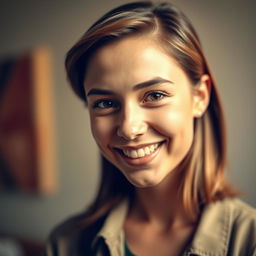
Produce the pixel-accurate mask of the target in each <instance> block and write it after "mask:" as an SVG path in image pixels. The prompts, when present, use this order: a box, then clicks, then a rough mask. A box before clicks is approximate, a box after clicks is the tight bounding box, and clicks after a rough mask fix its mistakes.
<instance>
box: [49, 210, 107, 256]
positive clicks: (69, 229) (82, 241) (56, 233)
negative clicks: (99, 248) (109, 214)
mask: <svg viewBox="0 0 256 256" xmlns="http://www.w3.org/2000/svg"><path fill="white" fill-rule="evenodd" d="M105 218H106V216H105V215H104V216H103V217H101V218H99V219H97V221H94V222H92V223H91V224H87V220H88V216H87V214H86V213H82V214H78V215H75V216H72V217H70V218H68V219H67V220H65V221H63V222H62V223H60V224H59V225H58V226H56V227H55V228H54V229H53V231H52V232H51V233H50V235H49V237H48V241H47V245H46V248H45V255H47V256H59V255H62V256H68V255H71V252H72V253H75V255H84V253H85V252H90V250H91V245H92V242H93V239H94V237H95V236H96V234H97V233H98V231H99V230H100V229H101V227H102V225H103V223H104V220H105ZM72 255H73V254H72Z"/></svg>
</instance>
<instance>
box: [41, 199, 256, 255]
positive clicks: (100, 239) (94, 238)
mask: <svg viewBox="0 0 256 256" xmlns="http://www.w3.org/2000/svg"><path fill="white" fill-rule="evenodd" d="M127 205H128V204H127V202H125V201H124V202H122V203H121V204H120V205H119V206H118V207H117V208H116V209H114V210H113V211H112V212H111V213H110V214H109V215H108V216H107V217H106V218H103V219H101V220H99V222H98V223H96V224H95V225H94V226H93V227H90V228H89V229H86V230H83V229H82V228H77V227H78V226H79V225H77V223H79V222H80V221H81V220H82V218H83V217H82V216H80V217H76V218H74V219H72V220H70V221H68V222H66V223H65V224H63V225H61V226H60V227H59V228H58V229H57V230H56V231H55V232H54V233H53V234H52V236H51V238H50V240H49V243H48V245H47V248H46V255H47V256H82V255H83V256H124V243H125V237H124V232H123V228H122V226H123V222H124V219H125V216H126V214H127ZM188 255H191V256H192V255H193V256H196V255H198V256H256V210H255V209H253V208H251V207H250V206H249V205H247V204H245V203H243V202H242V201H240V200H238V199H225V200H223V201H218V202H216V203H212V204H210V205H208V206H206V207H205V208H204V210H203V213H202V216H201V219H200V223H199V225H198V228H197V230H196V232H195V234H194V238H193V240H192V242H191V244H190V246H189V248H187V249H186V251H185V252H184V253H183V255H182V256H188ZM156 256H157V255H156Z"/></svg>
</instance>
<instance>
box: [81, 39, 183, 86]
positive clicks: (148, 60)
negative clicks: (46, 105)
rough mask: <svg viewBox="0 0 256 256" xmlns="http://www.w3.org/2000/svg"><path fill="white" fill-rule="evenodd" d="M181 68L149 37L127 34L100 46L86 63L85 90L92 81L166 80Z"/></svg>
mask: <svg viewBox="0 0 256 256" xmlns="http://www.w3.org/2000/svg"><path fill="white" fill-rule="evenodd" d="M177 72H178V73H179V72H182V73H183V71H182V70H181V69H180V68H179V67H178V64H177V63H176V61H175V60H174V59H173V58H172V57H171V56H169V55H167V53H165V52H164V50H163V49H161V47H160V45H159V44H158V43H157V42H156V41H155V40H153V39H152V38H149V37H145V36H143V37H128V38H125V39H122V40H120V41H117V42H114V43H111V44H109V45H106V46H104V47H102V48H100V49H99V50H98V51H96V52H95V54H94V55H93V56H92V58H91V60H90V61H89V63H88V66H87V71H86V76H85V89H89V88H91V87H92V86H94V85H95V84H97V86H99V85H103V84H105V85H106V84H108V85H109V84H111V85H114V84H119V85H120V84H124V83H125V84H127V85H131V84H137V83H140V82H143V81H144V80H148V79H151V78H152V77H156V76H160V77H163V78H165V79H169V78H170V76H173V75H174V73H177Z"/></svg>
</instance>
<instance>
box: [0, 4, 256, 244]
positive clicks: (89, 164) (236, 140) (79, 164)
mask: <svg viewBox="0 0 256 256" xmlns="http://www.w3.org/2000/svg"><path fill="white" fill-rule="evenodd" d="M124 2H125V1H121V0H112V1H103V0H102V1H99V0H97V1H88V0H76V1H73V2H72V1H67V0H66V1H63V0H62V1H60V0H55V1H51V0H45V1H32V0H23V1H18V0H12V1H7V0H4V1H1V9H0V24H1V25H0V35H1V36H0V37H1V39H0V56H2V55H5V54H7V53H13V52H20V51H23V50H24V49H28V48H31V47H34V46H37V45H38V44H39V45H42V44H46V45H48V46H49V47H50V48H51V49H52V51H53V56H54V60H53V68H54V70H53V72H54V104H55V105H54V115H55V118H56V143H57V155H58V174H59V183H60V185H59V190H58V193H57V194H56V195H54V196H52V197H46V198H43V197H36V196H28V195H17V194H7V193H0V232H1V231H5V232H8V233H10V232H11V233H16V234H20V235H24V236H27V237H33V238H39V239H44V238H45V237H46V236H47V234H48V232H49V231H50V229H51V228H52V226H53V225H55V224H56V223H57V222H59V221H60V220H62V219H63V218H65V217H67V216H69V215H70V214H72V213H75V212H77V211H78V210H81V209H82V208H83V207H85V206H86V205H88V203H89V202H90V200H91V199H92V197H93V195H94V193H95V189H96V184H97V180H98V166H99V164H98V156H97V149H96V146H95V145H94V144H93V140H92V138H91V136H90V131H89V121H88V115H87V111H86V109H85V108H84V106H83V103H82V102H80V101H78V99H77V98H76V96H74V95H73V94H72V93H71V90H70V88H69V87H68V85H67V83H66V80H65V74H64V68H63V60H64V55H65V53H66V51H67V49H68V48H69V47H70V46H71V45H72V44H73V43H74V42H75V41H76V40H77V38H78V37H80V35H81V33H82V32H83V31H84V30H85V29H86V28H87V27H88V26H89V25H90V24H91V23H92V22H93V21H94V20H95V19H96V18H97V17H99V16H100V15H101V14H103V13H104V12H105V11H107V10H108V9H109V8H111V7H114V6H116V5H118V4H121V3H124ZM173 2H174V3H176V4H177V5H178V6H179V7H181V8H182V9H183V10H184V12H185V13H186V14H187V15H188V16H189V17H190V18H191V20H192V22H193V24H194V25H195V27H196V28H197V31H198V33H199V35H200V37H201V39H202V42H203V45H204V49H205V52H206V55H207V56H208V60H209V62H210V65H211V67H212V70H213V73H214V75H215V78H216V80H217V81H218V83H219V85H220V89H221V93H222V96H223V100H224V106H225V109H226V114H227V121H228V131H229V156H230V171H231V172H232V174H231V176H232V177H233V178H232V180H234V181H235V182H236V184H239V185H240V187H241V188H242V189H244V191H245V192H246V193H247V194H248V197H247V201H249V202H250V203H251V204H253V205H254V206H256V199H255V198H256V197H255V196H256V186H255V181H256V174H255V166H256V154H255V152H256V141H255V136H254V133H255V131H256V129H255V128H256V127H255V109H256V106H255V105H256V104H255V102H256V101H255V95H256V86H255V84H254V76H255V71H256V70H255V57H256V56H255V49H254V48H255V47H253V46H254V45H256V29H255V25H256V21H255V18H254V15H255V7H256V6H255V3H254V1H253V0H251V1H249V0H245V1H243V0H239V1H238V0H237V1H235V0H232V1H231V0H230V1H228V0H226V1H223V0H217V1H210V0H209V1H205V0H191V1H188V0H179V1H178V0H176V1H173Z"/></svg>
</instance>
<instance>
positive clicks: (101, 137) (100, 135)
mask: <svg viewBox="0 0 256 256" xmlns="http://www.w3.org/2000/svg"><path fill="white" fill-rule="evenodd" d="M90 119H91V132H92V135H93V137H94V139H95V141H96V142H97V144H98V145H105V144H107V143H108V141H110V140H111V135H112V134H113V129H114V128H113V122H111V121H110V120H108V119H107V118H104V117H93V116H90Z"/></svg>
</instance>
